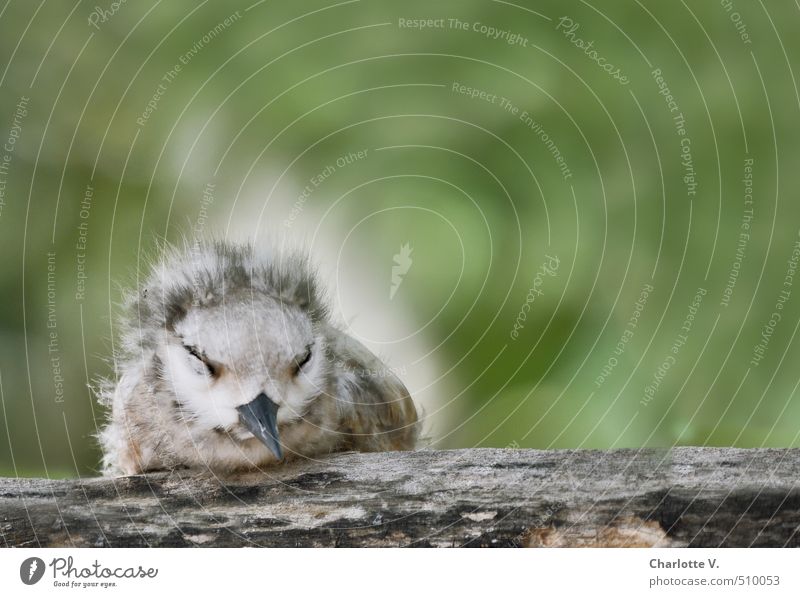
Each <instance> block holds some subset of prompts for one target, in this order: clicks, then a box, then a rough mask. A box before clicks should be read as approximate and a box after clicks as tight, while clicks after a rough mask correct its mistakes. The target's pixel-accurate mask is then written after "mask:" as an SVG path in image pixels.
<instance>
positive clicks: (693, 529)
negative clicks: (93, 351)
mask: <svg viewBox="0 0 800 597" xmlns="http://www.w3.org/2000/svg"><path fill="white" fill-rule="evenodd" d="M798 479H800V450H772V449H758V450H738V449H717V448H679V449H674V450H671V451H668V452H667V451H657V450H643V451H642V450H639V451H634V450H615V451H610V452H599V451H560V450H559V451H538V450H498V449H471V450H452V451H418V452H389V453H375V454H356V453H346V454H337V455H332V456H330V457H328V458H326V459H323V460H318V461H313V462H299V463H293V464H288V465H284V466H279V467H275V468H273V469H269V470H266V471H264V472H262V473H258V474H256V473H249V474H245V475H237V476H235V477H229V478H216V477H213V476H211V475H208V474H198V473H196V472H193V471H188V470H180V471H173V472H169V473H157V474H149V475H140V476H132V477H119V478H91V479H79V480H47V479H0V545H4V546H9V547H11V546H29V547H35V546H42V547H45V546H49V547H52V546H76V547H79V546H95V547H100V546H115V547H126V546H161V547H171V546H214V547H223V546H224V547H231V546H476V547H477V546H653V545H663V546H697V547H701V546H702V547H716V546H730V547H733V546H792V547H797V546H798V545H800V533H798V524H800V488H799V487H798Z"/></svg>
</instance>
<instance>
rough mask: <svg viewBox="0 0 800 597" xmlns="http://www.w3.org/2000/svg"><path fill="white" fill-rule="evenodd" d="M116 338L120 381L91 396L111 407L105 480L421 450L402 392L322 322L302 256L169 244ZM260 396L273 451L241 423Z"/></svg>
mask: <svg viewBox="0 0 800 597" xmlns="http://www.w3.org/2000/svg"><path fill="white" fill-rule="evenodd" d="M120 334H121V341H122V342H121V350H120V353H119V354H117V355H115V359H114V360H115V370H116V371H115V372H116V378H115V380H113V381H111V380H108V381H106V382H104V383H103V384H101V386H100V389H99V396H100V398H101V401H102V402H103V403H104V404H106V405H107V406H109V407H110V414H109V420H108V424H107V425H106V427H105V428H104V429H103V431H102V432H101V434H100V442H101V444H102V448H103V453H104V456H103V466H104V471H105V472H106V473H107V474H136V473H140V472H145V471H149V470H158V469H165V468H166V469H169V468H174V467H180V466H187V467H208V468H211V469H213V470H215V471H219V472H227V471H234V470H239V469H247V468H256V467H260V466H262V465H268V464H271V463H275V462H277V461H278V460H279V455H281V454H282V456H283V458H284V459H292V458H297V457H313V456H316V455H321V454H326V453H330V452H334V451H340V450H359V451H383V450H409V449H412V448H413V447H414V445H415V442H416V439H417V435H418V420H417V411H416V407H415V406H414V403H413V401H412V400H411V398H410V396H409V394H408V391H407V390H406V388H405V386H404V385H403V384H402V383H401V382H400V380H399V379H397V377H395V375H394V374H393V373H392V372H391V371H390V370H389V369H388V368H387V367H386V366H385V365H384V364H383V363H382V362H381V361H380V360H379V359H378V358H377V357H376V356H375V355H373V354H372V353H371V352H370V351H369V350H368V349H367V348H366V347H364V346H363V345H362V344H360V343H359V342H357V341H356V340H355V339H353V338H351V337H349V336H348V335H347V334H345V333H344V332H342V331H340V330H339V329H337V328H336V327H335V326H334V325H333V324H332V323H331V322H330V318H329V315H328V310H327V308H326V305H325V303H324V300H323V297H322V295H321V293H320V291H319V289H318V285H317V283H316V280H315V276H314V275H313V272H312V268H311V266H310V264H309V262H308V259H307V258H305V257H304V256H302V255H300V254H297V253H292V252H271V253H269V254H264V255H259V254H257V253H256V252H255V250H254V249H253V247H252V246H238V245H231V244H227V243H222V242H213V243H207V244H200V245H195V246H187V247H185V248H184V249H183V250H177V249H174V248H168V249H166V250H165V251H164V256H163V258H162V259H161V260H159V262H158V263H156V264H155V265H154V266H153V267H152V271H151V272H150V274H149V275H148V276H147V278H146V280H145V282H144V284H143V285H142V287H141V288H140V289H139V290H138V291H137V292H135V293H133V294H131V296H130V297H129V299H128V300H127V301H126V305H125V312H124V315H123V317H122V321H121V328H120ZM260 396H263V399H262V402H264V403H268V404H270V405H271V406H272V407H274V408H277V411H276V412H277V415H276V416H275V417H274V418H275V420H274V421H273V422H274V423H275V424H276V426H277V435H278V438H277V439H278V440H279V442H280V447H279V448H278V449H277V450H276V449H272V450H270V448H269V447H268V445H269V443H270V442H269V441H267V442H266V443H265V441H264V428H263V426H262V428H261V430H260V431H261V433H259V429H256V428H255V427H253V425H252V422H250V423H248V421H247V420H245V418H243V417H242V416H241V415H242V410H243V409H246V408H247V405H252V404H256V402H255V399H256V398H257V397H260ZM267 397H268V400H267ZM254 433H255V434H256V435H254ZM266 433H267V437H266V439H267V440H269V439H271V435H270V433H269V432H268V431H267V432H266ZM259 437H261V438H262V439H259ZM281 448H282V452H281Z"/></svg>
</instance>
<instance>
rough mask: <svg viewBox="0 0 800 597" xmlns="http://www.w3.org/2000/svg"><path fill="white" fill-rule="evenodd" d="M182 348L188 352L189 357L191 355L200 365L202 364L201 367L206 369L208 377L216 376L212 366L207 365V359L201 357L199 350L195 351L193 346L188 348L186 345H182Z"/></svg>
mask: <svg viewBox="0 0 800 597" xmlns="http://www.w3.org/2000/svg"><path fill="white" fill-rule="evenodd" d="M183 348H184V349H185V350H186V352H188V353H189V354H190V355H192V356H193V357H194V358H196V359H197V360H198V361H200V362H201V363H203V365H204V366H205V368H206V371H208V374H209V375H211V376H214V375H215V374H216V369H214V366H213V365H212V364H211V363H209V362H208V359H207V358H205V357H204V356H203V355H202V354H201V353H200V351H199V350H197V349H196V348H195V347H194V346H188V345H186V344H184V345H183Z"/></svg>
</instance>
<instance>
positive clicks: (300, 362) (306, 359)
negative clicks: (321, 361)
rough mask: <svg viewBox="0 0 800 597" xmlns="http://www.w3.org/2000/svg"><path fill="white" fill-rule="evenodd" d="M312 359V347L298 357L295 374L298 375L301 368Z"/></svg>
mask: <svg viewBox="0 0 800 597" xmlns="http://www.w3.org/2000/svg"><path fill="white" fill-rule="evenodd" d="M310 360H311V349H310V348H309V349H308V351H307V352H306V353H305V354H304V355H303V356H302V357H300V358H298V359H297V365H296V366H295V370H294V374H295V375H297V374H299V373H300V370H301V369H302V368H303V367H304V366H305V365H306V364H307V363H308V362H309V361H310Z"/></svg>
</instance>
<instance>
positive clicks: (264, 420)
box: [236, 392, 283, 460]
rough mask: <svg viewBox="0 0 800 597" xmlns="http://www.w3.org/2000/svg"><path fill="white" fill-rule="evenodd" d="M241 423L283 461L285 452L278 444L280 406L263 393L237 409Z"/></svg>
mask: <svg viewBox="0 0 800 597" xmlns="http://www.w3.org/2000/svg"><path fill="white" fill-rule="evenodd" d="M236 410H237V411H239V421H240V422H241V423H242V425H244V426H245V427H247V429H248V430H249V431H250V433H252V434H253V435H255V436H256V437H257V438H258V439H259V440H261V442H262V443H263V444H264V445H265V446H267V448H269V449H270V452H272V453H273V454H275V457H276V458H277V459H278V460H281V459H283V450H281V444H280V443H279V442H278V423H277V415H278V405H277V404H275V403H274V402H273V401H272V400H270V399H269V396H267V395H266V394H265V393H264V392H261V393H260V394H259V395H258V396H257V397H256V399H255V400H253V401H252V402H248V403H247V404H243V405H242V406H239V407H237V408H236Z"/></svg>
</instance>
